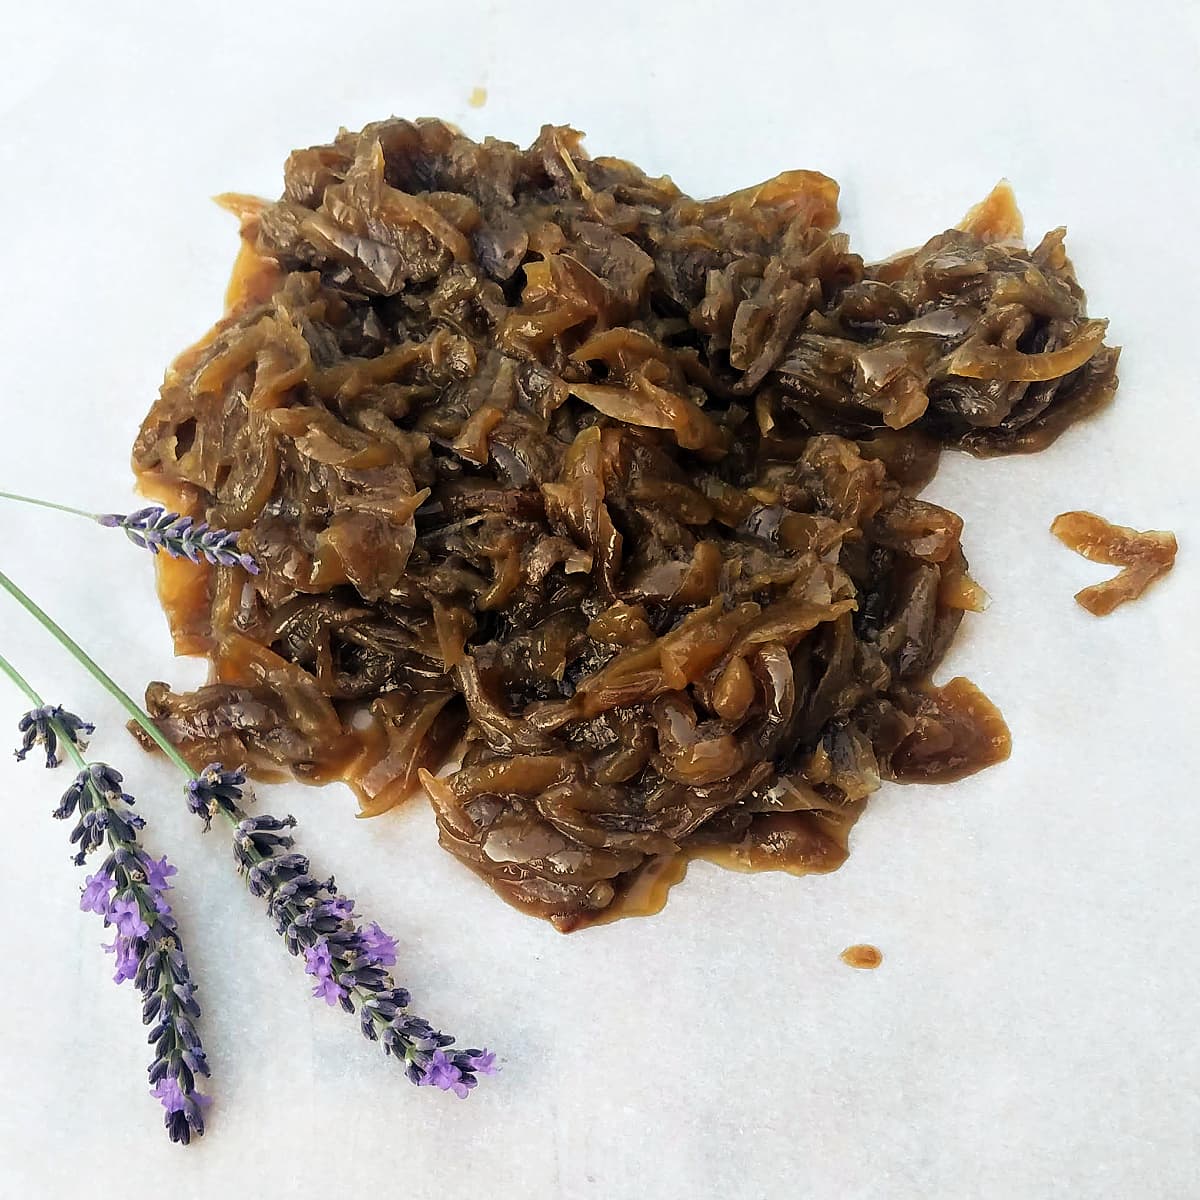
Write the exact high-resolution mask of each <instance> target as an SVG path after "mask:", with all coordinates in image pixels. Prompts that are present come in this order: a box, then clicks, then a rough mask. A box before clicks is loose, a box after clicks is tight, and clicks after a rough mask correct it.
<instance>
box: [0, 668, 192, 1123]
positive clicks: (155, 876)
mask: <svg viewBox="0 0 1200 1200" xmlns="http://www.w3.org/2000/svg"><path fill="white" fill-rule="evenodd" d="M0 668H2V669H3V670H4V671H5V672H6V673H7V674H8V675H9V676H10V677H11V678H12V679H13V681H14V682H16V683H17V684H18V686H21V687H22V688H23V690H25V691H26V692H27V694H29V695H30V696H31V697H32V698H34V700H35V703H37V704H38V707H37V708H35V709H33V710H32V711H31V712H28V713H26V714H25V716H23V717H22V718H21V720H20V722H19V725H18V728H19V730H20V732H21V733H23V734H24V735H25V738H24V742H23V746H22V750H21V751H18V758H24V756H25V753H24V752H27V751H28V750H29V749H30V748H31V747H32V745H33V744H34V741H35V738H31V737H30V733H31V732H34V733H35V734H36V735H37V740H40V741H42V743H43V744H44V745H45V746H46V765H47V766H54V765H56V764H57V759H56V758H55V753H54V752H55V749H56V746H57V744H58V742H61V743H62V745H63V746H65V747H66V749H67V753H68V754H69V755H70V756H71V757H72V758H74V759H75V761H76V764H77V765H78V766H79V773H78V774H77V775H76V776H75V778H74V779H73V780H72V781H71V784H70V786H69V787H68V788H67V790H66V791H65V792H64V793H63V796H62V799H61V801H60V802H59V805H58V807H57V808H56V809H55V810H54V813H53V815H54V816H55V818H57V819H58V820H67V819H69V818H72V817H73V818H75V825H74V827H73V828H72V830H71V838H70V840H71V844H72V845H74V846H75V847H76V848H77V849H76V853H75V855H74V862H75V864H76V865H77V866H83V865H84V863H85V862H86V861H87V859H88V858H89V857H90V856H91V855H92V854H93V853H94V852H95V851H97V850H100V849H101V848H107V850H108V853H107V855H106V857H105V859H104V861H103V863H102V865H101V867H100V869H99V870H98V871H96V872H94V873H93V874H91V875H89V876H88V877H87V878H86V880H85V882H84V887H83V890H82V893H81V895H80V899H79V907H80V908H81V909H82V910H83V911H84V912H94V913H98V914H99V915H100V916H101V917H102V918H103V920H104V925H105V928H111V929H113V931H114V933H113V940H112V942H111V943H109V944H108V945H106V946H105V947H104V949H105V950H107V951H108V952H109V953H110V954H112V955H113V956H114V963H115V966H116V970H115V973H114V974H113V982H115V983H117V984H121V983H124V982H125V980H127V979H132V980H133V982H134V986H135V987H136V988H137V989H138V991H139V992H140V993H141V994H142V1000H143V1003H142V1021H143V1023H144V1024H147V1025H152V1026H153V1027H152V1029H151V1030H150V1036H149V1041H150V1044H151V1045H152V1046H153V1047H154V1051H155V1054H154V1061H153V1062H152V1063H151V1064H150V1067H149V1069H148V1075H149V1079H150V1084H151V1095H153V1096H154V1097H155V1098H156V1099H157V1100H158V1101H159V1102H160V1103H161V1104H162V1106H163V1108H164V1109H165V1110H166V1116H165V1124H166V1128H167V1133H168V1135H169V1136H170V1138H171V1140H172V1141H173V1142H183V1143H184V1144H187V1143H188V1142H189V1141H190V1140H191V1138H192V1137H193V1136H196V1137H199V1136H201V1135H202V1134H203V1133H204V1117H203V1110H204V1108H205V1107H206V1106H207V1105H208V1103H209V1098H208V1096H206V1095H204V1094H203V1093H202V1092H200V1091H199V1090H198V1089H197V1087H196V1077H197V1076H198V1075H204V1076H207V1075H208V1074H209V1067H208V1061H207V1059H206V1058H205V1055H204V1047H203V1044H202V1043H201V1041H200V1035H199V1033H198V1032H197V1030H196V1025H195V1022H196V1020H197V1019H198V1018H199V1016H200V1006H199V1005H198V1004H197V1002H196V988H195V984H194V983H193V982H192V979H191V974H190V972H189V970H188V964H187V956H186V954H185V953H184V948H183V943H182V941H181V939H180V936H179V929H178V925H177V923H176V920H175V917H174V915H173V914H172V912H171V906H170V903H169V902H168V901H167V899H166V895H165V894H166V892H167V891H168V890H169V889H170V887H171V883H170V877H171V876H172V875H174V874H176V870H175V867H173V866H172V865H171V864H170V863H169V862H168V861H167V859H166V858H165V857H164V858H160V859H154V858H152V857H151V856H150V855H149V854H148V853H147V851H146V850H145V849H144V848H143V847H142V846H141V845H139V844H138V834H139V833H140V831H141V830H142V828H143V827H144V826H145V821H144V820H143V819H142V817H140V816H139V815H138V814H137V813H135V812H134V811H133V804H134V800H133V797H132V796H131V795H129V794H128V793H127V792H126V791H125V790H124V788H123V786H122V785H123V778H122V776H121V773H120V772H119V771H116V770H114V769H113V768H112V767H110V766H108V765H107V764H105V763H86V762H84V760H83V756H82V754H81V753H80V750H81V742H80V740H79V734H80V732H81V731H83V730H86V731H88V732H91V731H92V730H93V729H94V726H92V725H91V724H90V723H89V722H86V721H82V720H80V719H79V718H78V717H76V716H75V715H74V714H73V713H69V712H66V711H65V710H63V709H62V708H61V707H60V706H58V705H44V704H42V703H41V701H40V698H37V697H36V693H33V692H32V689H30V688H29V686H28V684H26V683H25V681H24V680H23V679H22V678H21V677H20V675H18V674H17V672H16V670H15V669H14V668H13V667H12V666H11V664H9V663H8V662H7V660H5V659H3V658H0Z"/></svg>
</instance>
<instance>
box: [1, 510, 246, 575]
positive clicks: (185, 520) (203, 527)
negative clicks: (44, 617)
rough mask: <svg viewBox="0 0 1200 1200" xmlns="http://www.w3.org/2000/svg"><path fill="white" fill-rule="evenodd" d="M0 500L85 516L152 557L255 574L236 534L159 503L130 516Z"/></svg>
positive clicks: (127, 514)
mask: <svg viewBox="0 0 1200 1200" xmlns="http://www.w3.org/2000/svg"><path fill="white" fill-rule="evenodd" d="M0 500H15V501H17V502H18V503H21V504H34V505H36V506H37V507H38V508H50V509H53V510H54V511H55V512H65V513H71V514H72V516H76V517H86V518H87V519H88V520H89V521H96V522H98V523H99V524H101V525H103V526H105V528H107V529H123V530H124V531H125V534H126V536H127V537H128V538H129V540H130V541H131V542H133V543H134V545H137V546H140V547H142V549H144V550H149V551H150V552H151V553H152V554H157V553H158V552H159V551H160V550H165V551H166V552H167V554H169V555H170V556H171V557H172V558H188V559H191V561H192V562H199V561H200V560H201V559H203V560H204V561H205V562H208V563H211V564H212V565H213V566H215V567H241V568H242V569H243V570H244V571H248V572H249V573H250V574H251V575H257V574H258V563H256V562H255V561H254V557H253V555H250V554H244V553H243V552H242V551H241V550H239V549H238V544H237V540H238V535H237V534H236V533H234V532H232V531H230V530H228V529H211V528H209V526H208V523H207V522H203V521H202V522H201V523H200V524H196V522H195V519H194V518H192V517H185V516H181V515H180V514H179V513H176V512H168V511H167V510H166V509H165V508H163V506H162V505H161V504H151V505H148V506H147V507H146V508H139V509H138V510H137V512H132V513H91V512H87V511H85V510H84V509H82V508H73V507H72V506H71V505H69V504H57V503H55V502H54V501H52V500H39V499H37V498H36V497H34V496H21V495H19V494H18V493H16V492H0Z"/></svg>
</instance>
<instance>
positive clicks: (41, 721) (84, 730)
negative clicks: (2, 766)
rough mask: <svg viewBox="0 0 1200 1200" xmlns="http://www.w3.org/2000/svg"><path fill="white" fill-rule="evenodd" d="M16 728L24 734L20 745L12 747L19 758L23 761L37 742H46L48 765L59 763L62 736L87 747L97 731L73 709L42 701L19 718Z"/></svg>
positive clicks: (78, 745) (76, 745) (79, 746)
mask: <svg viewBox="0 0 1200 1200" xmlns="http://www.w3.org/2000/svg"><path fill="white" fill-rule="evenodd" d="M17 731H18V732H19V733H20V734H22V735H23V736H22V738H21V746H20V748H19V749H18V750H15V751H13V753H14V754H15V755H16V756H17V762H24V761H25V756H26V755H27V754H28V753H29V752H30V750H32V749H33V748H34V746H44V747H45V749H46V766H48V767H57V766H58V764H59V761H60V759H59V757H58V742H59V738H60V736H61V737H62V738H65V739H66V740H67V741H69V742H70V743H71V745H73V746H75V747H76V748H77V749H79V750H86V749H87V741H86V737H87V735H88V734H92V733H95V732H96V727H95V725H93V724H92V723H91V722H90V721H84V720H81V719H80V718H79V717H77V716H76V715H75V714H74V713H69V712H67V711H66V709H64V708H63V707H62V706H61V705H58V704H43V705H42V706H41V708H34V709H30V711H29V712H27V713H26V714H25V715H24V716H23V717H22V718H21V719H20V720H19V721H18V722H17Z"/></svg>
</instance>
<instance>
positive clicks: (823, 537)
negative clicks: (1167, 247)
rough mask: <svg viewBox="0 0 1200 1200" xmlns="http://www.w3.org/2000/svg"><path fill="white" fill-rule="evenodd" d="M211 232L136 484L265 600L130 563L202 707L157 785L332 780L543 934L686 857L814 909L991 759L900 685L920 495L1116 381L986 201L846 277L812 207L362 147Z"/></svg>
mask: <svg viewBox="0 0 1200 1200" xmlns="http://www.w3.org/2000/svg"><path fill="white" fill-rule="evenodd" d="M224 202H225V203H226V205H227V206H228V207H230V208H232V209H233V210H234V211H235V212H236V213H237V214H238V216H239V217H240V219H241V223H242V237H243V249H242V254H241V257H240V258H239V263H238V269H237V271H236V273H235V282H234V286H233V287H232V288H231V295H230V308H229V312H228V313H227V315H226V317H225V318H224V319H223V320H222V321H221V322H219V323H218V325H217V326H216V327H215V328H214V329H213V330H212V332H211V333H210V334H209V335H208V336H207V337H206V338H204V339H203V341H201V342H200V343H199V345H197V346H196V347H194V348H193V349H192V350H189V351H188V352H186V353H185V354H184V355H183V356H182V357H181V358H180V359H179V360H178V361H177V362H176V363H175V365H174V366H173V368H172V369H171V371H170V372H169V373H168V376H167V378H166V381H165V383H164V385H163V388H162V392H161V395H160V397H159V399H158V401H157V402H156V403H155V405H154V407H153V408H152V410H151V411H150V413H149V415H148V416H147V418H146V420H145V423H144V425H143V427H142V430H141V433H140V435H139V437H138V439H137V443H136V446H135V449H134V465H135V468H136V470H137V472H138V474H139V477H140V480H141V483H142V486H143V488H144V489H145V490H146V491H147V492H149V493H150V494H152V495H154V496H156V497H157V498H159V499H162V500H163V501H165V502H167V503H170V504H172V505H174V506H176V507H178V508H180V509H181V510H182V511H184V512H187V513H191V514H194V515H197V516H203V517H204V518H205V519H206V520H208V521H210V522H211V523H212V524H213V525H214V526H223V527H226V528H231V529H235V530H239V531H241V545H242V547H243V549H245V550H247V551H249V552H250V553H252V554H253V555H254V556H255V558H256V559H257V561H258V563H259V564H260V566H261V573H260V574H259V575H257V576H255V577H250V576H248V575H246V574H245V573H244V572H242V571H241V570H239V569H233V570H223V571H219V572H217V571H213V570H212V569H210V568H208V567H205V566H204V565H195V564H191V563H188V562H171V561H168V562H162V563H160V590H161V593H162V595H163V599H164V603H165V605H166V608H167V610H168V613H169V616H170V619H171V623H172V629H173V632H174V634H175V638H176V644H177V647H178V648H179V649H180V650H181V651H183V652H188V653H203V654H206V655H207V656H208V657H209V658H210V659H211V661H212V664H213V674H212V681H211V682H210V683H209V684H208V685H207V686H205V687H202V688H200V689H199V690H198V691H196V692H193V693H189V694H182V695H181V694H176V693H174V692H172V691H170V690H169V689H168V688H167V687H166V686H165V685H163V684H152V685H151V686H150V688H149V690H148V703H149V705H150V708H151V711H152V712H153V714H154V715H155V717H156V719H157V720H158V721H159V722H160V724H161V726H162V728H163V730H164V731H165V732H166V733H167V735H168V736H169V737H170V738H171V739H172V740H173V741H174V742H175V743H176V744H177V745H178V746H179V747H180V748H181V749H182V750H183V752H184V753H185V754H187V755H188V756H189V758H191V759H192V760H193V761H195V762H201V761H208V760H211V759H220V760H222V761H224V762H231V763H240V762H246V763H248V764H249V765H250V766H251V768H252V769H253V770H255V771H257V772H258V773H260V774H268V775H269V774H271V773H279V772H287V773H291V774H294V775H297V776H299V777H303V778H308V779H316V780H320V779H329V778H346V779H349V780H350V781H351V782H352V783H353V784H354V785H355V787H356V789H357V790H358V793H359V796H360V798H361V803H362V809H363V813H364V814H366V815H374V814H377V813H381V812H384V811H385V810H387V809H389V808H391V807H392V806H394V805H396V804H398V803H400V802H401V801H403V800H405V799H406V798H407V797H409V796H411V795H413V794H417V793H419V792H421V791H422V789H424V790H426V791H427V792H428V795H429V796H430V798H431V800H432V802H433V805H434V808H435V810H436V814H437V821H438V825H439V828H440V832H441V840H442V843H443V845H444V846H445V847H446V848H447V849H448V850H450V851H451V852H452V853H453V854H455V855H457V856H458V857H459V858H460V859H462V860H463V861H464V862H465V863H467V864H468V865H469V866H471V867H472V868H473V869H475V870H476V871H477V872H478V873H479V874H481V875H482V876H483V877H484V878H485V879H487V881H488V882H489V883H490V884H491V885H492V886H493V887H494V888H495V890H496V891H497V892H498V893H499V894H500V895H502V896H503V897H504V898H505V899H507V900H509V901H511V902H512V903H514V904H517V905H519V906H520V907H522V908H524V909H527V910H529V911H532V912H534V913H537V914H539V915H541V916H545V917H549V918H550V919H551V920H552V921H554V923H555V924H556V925H557V926H558V927H559V928H562V929H571V928H574V927H577V926H579V925H581V924H585V923H587V922H589V921H593V920H596V919H599V918H602V917H604V916H606V915H608V916H611V915H616V914H619V913H622V912H629V911H645V910H647V909H650V908H653V907H654V906H655V905H656V904H658V903H661V898H662V894H663V892H664V891H665V888H666V886H667V885H668V884H669V883H670V882H672V881H673V880H674V879H676V878H678V877H679V875H680V874H681V873H682V864H683V863H684V862H686V860H687V858H688V857H692V856H696V855H703V856H707V857H711V858H715V859H717V860H719V861H722V862H725V863H728V864H730V865H733V866H741V867H745V868H750V869H754V868H761V867H779V868H783V869H786V870H791V871H794V872H797V873H802V872H805V871H812V870H829V869H832V868H833V867H835V866H837V865H838V864H839V863H840V862H841V861H842V859H843V858H844V856H845V852H846V836H847V831H848V829H849V827H850V825H851V824H852V823H853V821H854V819H855V818H856V817H857V815H858V813H859V812H860V810H861V807H862V805H863V802H864V801H865V799H866V797H867V796H868V795H869V794H870V793H871V792H872V791H873V790H874V789H875V788H877V787H878V785H879V782H880V780H881V779H898V780H913V779H927V780H936V779H945V778H948V777H952V776H955V775H959V774H962V773H964V772H967V771H971V770H975V769H977V768H979V767H981V766H984V765H987V764H989V763H992V762H995V761H997V760H998V759H1000V758H1003V757H1004V756H1005V755H1006V754H1007V750H1008V735H1007V730H1006V729H1005V727H1004V724H1003V721H1002V720H1001V718H1000V716H999V714H998V713H997V712H996V710H995V709H994V708H992V706H991V705H990V704H989V703H988V701H987V700H986V698H984V697H983V696H982V695H981V694H980V693H979V692H978V691H977V690H976V689H975V688H974V687H973V686H972V685H971V684H970V683H968V682H967V681H965V680H961V679H956V680H954V681H952V682H951V683H949V684H948V685H946V686H944V687H935V686H933V685H932V684H931V683H930V674H931V672H932V671H933V669H934V668H935V667H936V666H937V665H938V663H939V661H940V660H941V658H942V656H943V655H944V653H945V651H946V649H947V647H948V646H949V644H950V642H951V640H952V638H953V636H954V632H955V630H956V628H957V626H958V624H959V621H960V619H961V617H962V614H963V611H964V610H971V609H977V608H979V607H981V600H982V592H981V591H980V589H979V588H978V586H977V585H975V584H974V583H973V582H972V581H971V579H970V577H969V576H968V574H967V564H966V560H965V558H964V557H963V553H962V549H961V547H960V544H959V535H960V533H961V528H962V522H961V521H960V519H959V518H958V517H957V516H956V515H955V514H954V513H951V512H948V511H947V510H945V509H943V508H939V507H937V506H936V505H933V504H930V503H927V502H926V501H923V500H920V499H918V498H917V497H916V495H915V492H916V491H917V490H918V489H919V488H920V487H921V486H922V485H923V484H924V483H925V482H927V480H928V479H929V478H930V476H931V475H932V473H933V471H934V470H935V467H936V462H937V456H938V453H939V450H940V448H941V447H942V446H946V445H950V446H958V447H962V448H965V449H968V450H971V451H973V452H975V453H997V452H1008V451H1028V450H1036V449H1039V448H1041V447H1043V446H1045V445H1047V444H1048V443H1049V442H1050V441H1051V440H1053V439H1054V438H1055V437H1056V436H1057V435H1058V434H1059V433H1060V432H1061V431H1062V429H1064V428H1065V427H1066V426H1067V425H1068V424H1070V423H1071V422H1072V421H1074V420H1076V419H1077V418H1079V417H1081V416H1083V415H1085V414H1087V413H1089V412H1091V411H1092V410H1094V409H1095V408H1097V407H1098V406H1099V405H1101V404H1102V403H1103V402H1104V401H1106V400H1107V399H1108V398H1109V397H1110V396H1111V394H1112V392H1113V389H1114V388H1115V386H1116V378H1115V374H1114V370H1115V365H1116V357H1117V352H1116V351H1115V350H1113V349H1110V348H1108V347H1106V346H1105V345H1104V342H1103V337H1104V322H1102V321H1095V320H1089V319H1088V317H1087V315H1086V312H1085V309H1084V297H1083V293H1082V291H1081V290H1080V288H1079V286H1078V284H1077V283H1076V281H1075V277H1074V274H1073V272H1072V269H1071V265H1070V263H1069V261H1068V260H1067V258H1066V255H1065V252H1064V250H1063V232H1062V230H1056V231H1054V232H1053V233H1050V234H1048V235H1047V236H1046V237H1045V238H1044V239H1043V240H1042V242H1041V243H1040V244H1039V245H1038V246H1037V248H1036V249H1033V250H1026V249H1024V248H1022V246H1021V244H1020V241H1019V234H1020V220H1019V217H1018V216H1017V214H1016V210H1015V207H1014V205H1013V203H1012V198H1011V193H1009V192H1008V191H1007V190H1006V189H1004V188H1001V189H998V190H997V191H996V192H995V193H993V195H992V196H991V197H989V198H988V200H987V201H985V203H984V204H983V205H981V206H979V207H978V208H977V209H975V210H973V211H972V213H971V214H969V215H968V218H967V219H966V220H965V221H964V223H963V225H962V227H960V228H958V229H952V230H949V231H947V232H945V233H941V234H939V235H937V236H936V237H934V238H932V239H931V240H930V241H929V242H927V243H926V244H925V245H924V246H922V247H921V248H920V249H918V250H913V251H909V252H906V253H904V254H901V255H898V256H896V257H894V258H892V259H890V260H889V261H887V262H885V263H882V264H878V265H876V266H868V265H866V264H864V262H863V261H862V259H861V258H859V257H858V255H856V254H854V253H853V252H852V251H851V250H850V247H849V242H848V239H847V238H846V237H845V235H843V234H838V233H833V232H831V230H832V229H833V228H834V226H835V225H836V223H837V207H836V204H837V185H836V184H835V183H834V182H833V180H831V179H828V178H827V177H825V176H823V175H820V174H816V173H814V172H809V171H788V172H785V173H784V174H782V175H779V176H777V177H776V178H775V179H772V180H769V181H768V182H766V183H763V184H759V185H758V186H756V187H752V188H747V189H746V190H744V191H740V192H736V193H734V194H732V195H729V196H724V197H721V198H719V199H715V200H707V201H697V200H693V199H691V198H690V197H688V196H685V195H683V194H682V193H681V192H680V191H679V189H678V188H677V187H676V186H675V185H674V184H673V183H672V182H671V181H670V180H669V179H666V178H658V179H655V178H650V177H648V176H646V175H644V174H643V173H642V172H641V171H639V170H638V169H637V168H636V167H634V166H632V165H631V164H629V163H626V162H622V161H621V160H618V159H613V158H595V159H593V158H589V157H588V156H587V155H586V154H585V153H584V151H583V149H582V148H581V144H580V135H579V134H577V133H575V132H574V131H572V130H570V129H565V128H554V127H549V126H548V127H546V128H545V129H543V130H542V133H541V135H540V137H539V138H538V139H537V141H536V142H534V144H533V145H532V146H531V147H530V148H529V149H528V150H524V151H523V150H520V149H518V148H517V147H516V146H513V145H511V144H509V143H506V142H499V141H494V140H491V139H489V140H486V141H484V142H483V143H481V144H477V143H475V142H473V141H471V140H470V139H468V138H466V137H464V136H463V135H462V134H460V133H459V132H457V131H456V130H455V129H453V128H452V127H450V126H448V125H446V124H443V123H441V122H438V121H419V122H416V123H411V122H408V121H401V120H391V121H386V122H382V123H379V124H376V125H371V126H368V127H367V128H366V129H364V130H363V131H362V132H361V133H342V134H341V135H340V136H339V137H338V138H337V140H336V141H335V142H333V143H332V144H331V145H327V146H317V147H314V148H311V149H307V150H299V151H296V152H295V153H294V154H292V156H291V157H290V158H289V160H288V163H287V169H286V177H285V190H284V194H283V196H282V198H281V199H279V200H278V201H276V202H266V201H261V200H257V199H253V198H250V197H244V196H231V197H225V198H224ZM460 759H461V766H459V767H458V769H457V770H455V771H453V772H452V773H450V774H447V775H445V776H444V777H441V778H437V777H435V773H436V772H438V771H439V770H440V769H441V768H443V767H444V766H445V765H446V764H447V763H448V762H451V761H459V760H460Z"/></svg>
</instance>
